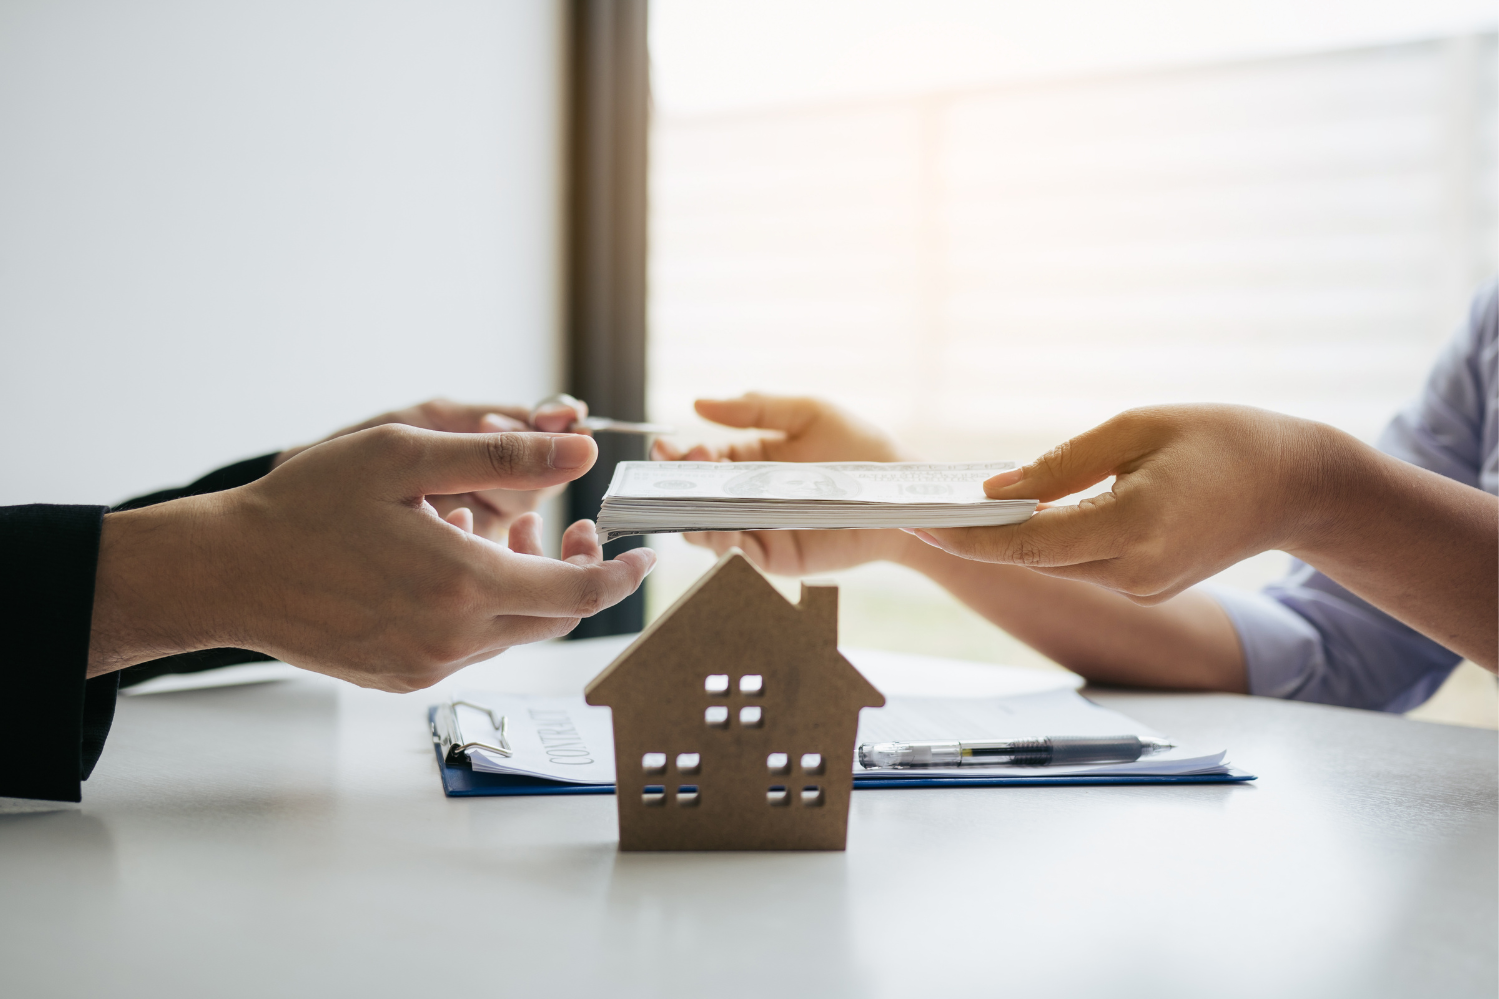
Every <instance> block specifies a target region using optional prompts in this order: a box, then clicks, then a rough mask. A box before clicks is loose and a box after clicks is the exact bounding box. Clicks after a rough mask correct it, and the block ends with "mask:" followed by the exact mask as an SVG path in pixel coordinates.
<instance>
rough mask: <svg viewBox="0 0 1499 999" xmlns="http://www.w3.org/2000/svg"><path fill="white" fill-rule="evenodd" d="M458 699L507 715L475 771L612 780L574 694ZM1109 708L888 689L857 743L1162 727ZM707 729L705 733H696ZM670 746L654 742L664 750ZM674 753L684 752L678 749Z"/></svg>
mask: <svg viewBox="0 0 1499 999" xmlns="http://www.w3.org/2000/svg"><path fill="white" fill-rule="evenodd" d="M462 699H463V700H469V701H474V702H476V703H478V704H482V705H484V706H485V707H488V708H491V709H492V710H493V711H494V713H495V715H496V716H503V717H504V718H505V719H506V721H507V737H508V741H509V743H510V747H511V749H512V755H510V756H508V757H507V756H502V755H500V754H497V753H492V752H489V751H487V750H483V749H470V750H469V751H468V756H469V762H470V763H471V764H472V765H473V768H474V769H475V770H477V771H479V772H482V773H495V774H516V775H520V776H525V777H540V778H544V779H547V780H554V781H560V782H562V783H567V784H613V783H614V734H613V728H612V725H611V724H610V713H609V709H608V708H604V707H593V706H592V705H589V704H585V703H584V701H583V698H582V696H581V695H571V696H541V695H528V694H499V693H489V692H478V691H475V692H471V693H468V694H465V695H464V697H463V698H462ZM456 710H457V711H458V713H459V715H458V719H459V724H460V725H461V726H462V729H463V735H464V738H465V739H466V740H468V741H480V742H490V743H491V744H497V742H496V741H495V740H498V738H499V733H498V732H497V731H495V730H494V728H493V725H492V723H491V722H490V719H489V717H488V716H487V715H486V714H485V713H484V712H483V711H480V710H477V709H474V708H470V707H467V706H465V705H459V706H458V707H457V709H456ZM1161 734H1162V733H1159V732H1156V731H1154V730H1153V729H1151V728H1149V727H1148V726H1145V725H1141V724H1140V723H1139V722H1137V721H1135V720H1133V719H1132V718H1129V717H1127V716H1126V715H1122V714H1120V713H1119V712H1117V711H1111V710H1109V709H1108V708H1102V707H1099V706H1098V705H1096V704H1094V703H1092V702H1091V701H1088V700H1086V699H1084V698H1083V697H1081V696H1080V695H1078V694H1077V693H1076V692H1075V691H1072V690H1052V691H1046V692H1042V693H1035V694H1024V695H1019V696H1013V697H890V698H888V699H887V701H886V705H885V707H883V708H865V709H864V710H863V711H862V712H861V713H860V716H859V734H858V740H857V741H858V742H861V743H863V742H938V741H952V740H965V739H967V740H981V739H1022V738H1033V737H1037V736H1099V735H1161ZM707 737H708V733H705V734H704V738H705V739H706V738H707ZM668 750H669V751H672V752H676V751H678V747H663V751H668ZM682 751H687V750H686V749H685V748H684V749H682ZM1224 756H1225V752H1224V751H1223V750H1213V751H1205V750H1203V749H1200V748H1198V749H1194V748H1191V747H1185V746H1179V747H1177V748H1176V749H1173V750H1171V751H1169V752H1166V753H1161V754H1158V755H1155V756H1151V757H1149V758H1147V759H1143V760H1138V761H1136V762H1134V763H1106V764H1087V765H1083V766H1070V767H1012V766H997V767H952V768H946V767H923V768H920V769H912V770H896V769H865V768H863V767H860V766H858V765H857V764H856V763H854V762H853V761H852V760H850V766H851V767H852V768H853V771H854V774H855V776H857V777H859V778H860V779H861V780H863V781H867V780H872V779H880V780H892V781H898V780H906V779H911V778H932V777H958V778H983V777H990V776H995V775H1002V776H1005V777H1046V778H1056V777H1068V776H1075V777H1089V776H1106V775H1110V774H1131V775H1137V776H1180V775H1187V774H1223V773H1227V772H1228V765H1227V763H1226V762H1225V760H1224Z"/></svg>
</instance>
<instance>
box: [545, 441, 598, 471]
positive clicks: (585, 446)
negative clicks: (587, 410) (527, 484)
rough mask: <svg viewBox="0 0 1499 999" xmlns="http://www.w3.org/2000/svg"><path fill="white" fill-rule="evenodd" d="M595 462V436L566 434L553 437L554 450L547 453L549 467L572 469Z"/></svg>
mask: <svg viewBox="0 0 1499 999" xmlns="http://www.w3.org/2000/svg"><path fill="white" fill-rule="evenodd" d="M591 464H593V438H591V437H583V436H580V435H578V434H565V435H562V436H558V437H553V438H552V450H551V451H550V452H549V453H548V454H547V467H548V468H555V469H557V470H558V471H570V470H571V469H574V468H579V467H581V466H584V465H591Z"/></svg>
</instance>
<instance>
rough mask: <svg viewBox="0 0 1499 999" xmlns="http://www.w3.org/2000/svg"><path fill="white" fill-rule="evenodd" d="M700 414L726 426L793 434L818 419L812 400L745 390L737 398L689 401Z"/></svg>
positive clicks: (816, 408)
mask: <svg viewBox="0 0 1499 999" xmlns="http://www.w3.org/2000/svg"><path fill="white" fill-rule="evenodd" d="M692 406H693V408H694V409H696V410H697V413H698V415H699V416H701V417H703V418H704V419H707V420H712V421H713V422H714V423H720V424H723V425H724V426H726V427H744V428H754V429H756V430H780V431H784V432H785V433H786V435H787V436H790V437H795V436H797V435H798V434H800V433H801V432H802V431H803V430H805V429H806V428H807V426H808V425H809V424H810V423H812V421H813V420H815V419H817V410H818V403H817V400H815V399H802V398H796V397H793V396H784V395H762V394H761V393H759V392H747V393H745V394H744V395H742V396H740V397H739V398H737V399H699V400H697V401H696V402H695V403H693V404H692Z"/></svg>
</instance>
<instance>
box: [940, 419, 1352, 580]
mask: <svg viewBox="0 0 1499 999" xmlns="http://www.w3.org/2000/svg"><path fill="white" fill-rule="evenodd" d="M1334 434H1336V431H1333V430H1332V429H1331V428H1329V427H1325V426H1323V425H1321V424H1317V423H1312V422H1310V421H1307V420H1298V419H1295V418H1293V417H1289V416H1283V415H1281V414H1279V413H1272V412H1268V411H1266V410H1262V409H1252V408H1249V407H1247V406H1216V405H1188V406H1153V407H1149V408H1144V409H1133V410H1129V411H1128V412H1125V413H1121V414H1120V415H1118V416H1116V417H1114V418H1113V419H1111V420H1109V421H1108V422H1106V423H1104V424H1102V425H1100V426H1098V427H1095V428H1094V429H1092V430H1089V431H1087V432H1086V433H1084V434H1081V435H1079V436H1077V437H1074V438H1073V439H1072V440H1070V441H1067V442H1066V443H1064V444H1061V445H1059V446H1058V447H1056V448H1053V449H1052V450H1051V451H1049V452H1047V453H1046V454H1044V455H1042V456H1041V457H1040V458H1038V459H1037V460H1036V461H1034V462H1032V463H1030V464H1028V465H1026V466H1024V467H1023V468H1018V469H1013V470H1011V471H1008V472H1001V473H1000V474H999V475H996V476H994V477H993V478H991V479H989V480H988V481H987V482H985V483H984V492H985V494H986V495H987V496H989V497H990V498H991V499H1037V500H1041V501H1042V502H1043V503H1045V502H1049V501H1052V500H1057V499H1061V498H1062V497H1064V496H1067V495H1070V494H1072V493H1075V492H1078V491H1080V490H1082V489H1086V488H1087V487H1089V486H1092V485H1095V484H1096V483H1098V482H1101V481H1103V480H1104V479H1106V478H1108V477H1109V476H1110V475H1113V476H1115V479H1114V486H1113V489H1112V490H1110V491H1109V492H1106V493H1103V494H1101V495H1099V496H1093V497H1089V498H1087V499H1084V500H1082V501H1081V502H1079V503H1078V504H1077V505H1076V506H1060V507H1051V508H1047V509H1042V510H1040V511H1038V512H1037V513H1036V515H1035V516H1034V517H1032V518H1031V519H1030V520H1028V521H1026V522H1024V523H1022V524H1014V525H1010V526H1007V527H964V528H949V529H945V530H923V531H912V532H911V533H913V534H915V535H916V536H917V537H919V538H921V539H922V540H924V541H926V542H927V543H928V544H932V545H935V546H936V547H938V548H941V549H942V550H943V551H946V552H949V553H951V554H954V555H960V556H962V557H963V558H968V559H976V560H979V561H984V562H1004V563H1011V564H1015V565H1024V566H1028V567H1030V568H1032V569H1035V570H1036V571H1037V572H1042V573H1046V574H1047V575H1051V576H1062V577H1066V578H1069V579H1080V580H1086V581H1088V582H1091V583H1096V584H1098V585H1100V586H1104V587H1107V588H1109V589H1111V590H1116V591H1118V592H1120V593H1123V594H1125V595H1127V596H1129V597H1130V598H1132V599H1133V600H1135V601H1136V602H1137V603H1142V604H1153V603H1159V602H1161V601H1163V600H1166V599H1167V598H1169V597H1171V596H1173V595H1175V594H1177V593H1180V592H1181V591H1182V590H1184V589H1186V588H1187V587H1188V586H1191V585H1192V584H1193V583H1197V582H1200V581H1201V580H1203V579H1206V578H1207V577H1208V576H1211V575H1213V574H1214V573H1216V572H1219V571H1220V570H1222V569H1225V568H1227V567H1228V566H1230V565H1233V564H1234V563H1235V562H1239V561H1241V560H1243V559H1245V558H1248V557H1249V556H1251V555H1254V554H1257V553H1259V552H1262V551H1268V550H1272V549H1282V550H1286V551H1293V552H1294V550H1295V548H1296V546H1297V544H1298V539H1300V538H1302V537H1303V536H1304V535H1305V533H1306V531H1307V529H1308V528H1309V527H1310V525H1312V524H1313V523H1314V522H1315V521H1316V520H1317V518H1318V517H1319V516H1320V515H1321V514H1322V513H1323V512H1324V511H1325V509H1326V506H1327V503H1328V501H1329V499H1330V498H1331V497H1329V496H1328V495H1326V494H1319V492H1318V490H1317V488H1316V486H1317V485H1318V480H1319V478H1320V477H1321V476H1322V475H1323V473H1325V472H1327V471H1328V469H1329V456H1330V455H1331V454H1333V453H1334V452H1335V451H1336V443H1337V442H1335V441H1333V440H1332V439H1331V438H1332V435H1334Z"/></svg>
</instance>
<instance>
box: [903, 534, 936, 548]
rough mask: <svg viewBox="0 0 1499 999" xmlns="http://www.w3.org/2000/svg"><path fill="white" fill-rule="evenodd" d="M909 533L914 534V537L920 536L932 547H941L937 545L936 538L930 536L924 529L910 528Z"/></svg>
mask: <svg viewBox="0 0 1499 999" xmlns="http://www.w3.org/2000/svg"><path fill="white" fill-rule="evenodd" d="M910 533H911V534H914V535H916V537H918V538H920V539H921V540H922V541H925V542H926V543H927V544H929V545H931V546H932V547H933V548H941V547H942V546H941V545H939V544H938V543H937V539H936V538H934V537H932V536H931V535H930V534H928V533H927V532H925V531H920V530H912V531H911V532H910Z"/></svg>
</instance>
